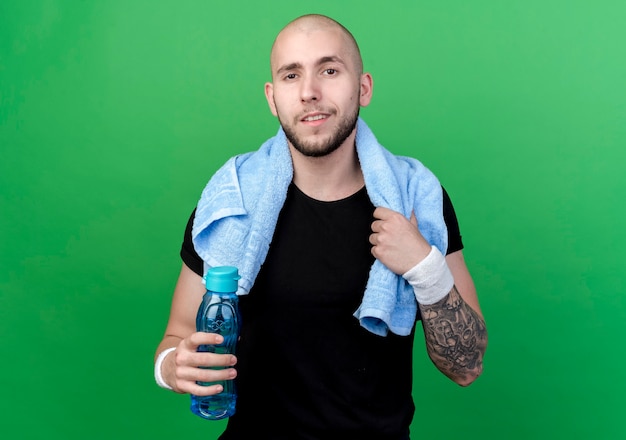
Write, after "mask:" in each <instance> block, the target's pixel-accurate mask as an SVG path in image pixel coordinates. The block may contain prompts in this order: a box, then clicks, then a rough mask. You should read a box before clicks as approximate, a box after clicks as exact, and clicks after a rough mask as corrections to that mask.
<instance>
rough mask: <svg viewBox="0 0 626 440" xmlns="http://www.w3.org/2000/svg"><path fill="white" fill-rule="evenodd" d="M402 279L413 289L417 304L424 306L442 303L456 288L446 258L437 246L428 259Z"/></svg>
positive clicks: (432, 249) (433, 247)
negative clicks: (453, 288) (453, 287)
mask: <svg viewBox="0 0 626 440" xmlns="http://www.w3.org/2000/svg"><path fill="white" fill-rule="evenodd" d="M402 277H403V278H404V279H405V280H407V281H408V282H409V284H410V285H411V286H412V287H413V291H414V292H415V298H416V299H417V302H418V303H420V304H424V305H429V304H435V303H436V302H437V301H440V300H441V299H442V298H443V297H444V296H446V295H447V294H448V293H450V290H452V286H454V278H453V277H452V273H451V272H450V269H449V268H448V265H447V264H446V258H445V257H444V256H443V255H442V254H441V252H439V249H437V248H436V247H435V246H432V248H431V250H430V253H429V254H428V255H427V256H426V258H424V259H423V260H422V261H420V262H419V263H418V264H417V265H415V266H414V267H413V268H411V269H409V270H408V271H407V272H406V273H405V274H404V275H402Z"/></svg>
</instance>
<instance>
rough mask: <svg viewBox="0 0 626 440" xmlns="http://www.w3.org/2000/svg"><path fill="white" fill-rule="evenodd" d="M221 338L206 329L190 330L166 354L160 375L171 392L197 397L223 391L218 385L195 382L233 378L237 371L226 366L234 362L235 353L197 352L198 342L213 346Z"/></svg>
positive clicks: (218, 342) (222, 339) (221, 338)
mask: <svg viewBox="0 0 626 440" xmlns="http://www.w3.org/2000/svg"><path fill="white" fill-rule="evenodd" d="M223 341H224V338H223V337H222V336H220V335H216V334H213V333H205V332H196V333H193V334H191V335H190V336H189V337H187V338H185V339H183V340H181V341H180V343H179V344H178V346H177V347H176V350H174V351H173V352H172V353H170V354H169V355H168V356H167V357H166V359H165V362H164V363H163V367H162V371H163V375H164V377H166V381H167V383H168V384H170V386H171V387H172V388H173V389H174V391H176V392H179V393H190V394H195V395H196V396H209V395H212V394H218V393H221V392H222V391H223V387H222V386H221V385H210V386H202V385H198V384H197V383H196V382H216V381H221V380H232V379H234V378H235V377H236V376H237V370H235V369H234V368H228V367H232V366H233V365H235V364H236V363H237V358H236V357H235V356H234V355H232V354H216V353H208V352H198V351H197V350H198V346H200V345H216V344H220V343H222V342H223ZM201 367H205V368H201ZM206 367H210V368H206ZM214 367H218V368H219V367H222V368H221V369H213V368H214Z"/></svg>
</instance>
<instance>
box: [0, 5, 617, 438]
mask: <svg viewBox="0 0 626 440" xmlns="http://www.w3.org/2000/svg"><path fill="white" fill-rule="evenodd" d="M308 12H320V13H325V14H328V15H331V16H333V17H335V18H337V19H338V20H340V21H341V22H343V23H344V24H345V25H346V26H347V27H348V28H350V29H351V30H352V31H353V33H354V34H355V36H356V37H357V39H358V40H359V42H360V44H361V48H362V51H363V56H364V58H365V64H366V68H367V70H369V71H370V72H372V74H373V76H374V79H375V97H374V100H373V102H372V104H371V106H370V107H369V108H367V109H366V110H365V111H364V112H363V113H362V114H363V115H364V117H365V118H366V120H367V121H368V123H369V125H370V126H371V127H372V128H373V130H374V131H375V133H376V134H377V136H378V138H379V140H380V141H381V143H383V144H384V145H386V146H387V147H388V148H389V149H391V150H392V151H394V152H396V153H399V154H407V155H411V156H415V157H418V158H420V159H421V160H422V161H423V162H424V163H425V164H426V165H427V166H428V167H430V168H431V169H432V170H433V171H435V173H437V174H438V176H439V177H440V179H441V180H442V182H443V183H444V185H445V186H446V188H447V189H448V191H449V192H450V193H451V195H452V197H453V201H454V202H455V206H456V209H457V214H458V215H459V217H460V222H461V228H462V232H463V237H464V240H465V244H466V250H465V253H466V259H467V261H468V265H469V267H470V269H471V270H472V273H473V275H474V277H475V281H476V284H477V286H478V289H479V295H480V299H481V304H482V307H483V310H484V313H485V316H486V318H487V322H488V327H489V331H490V347H489V350H488V353H487V356H486V359H485V372H484V375H483V376H482V377H481V378H480V379H479V380H478V381H477V382H476V383H475V384H474V385H472V386H471V387H470V388H467V389H462V388H459V387H457V386H456V385H454V384H452V383H451V382H449V381H448V380H447V379H445V378H444V377H443V376H442V375H440V374H439V373H438V372H437V371H435V368H434V367H433V366H432V364H431V363H430V361H429V360H428V359H427V357H426V355H425V352H424V349H423V342H422V341H421V340H420V341H418V342H417V344H416V345H417V347H416V352H415V359H416V366H415V374H416V381H415V382H416V383H415V396H416V404H417V412H416V417H415V423H414V425H413V428H414V429H413V430H414V432H415V433H419V436H418V435H416V438H422V436H423V438H436V439H446V438H465V439H485V438H487V439H500V438H516V439H551V438H576V439H587V438H599V439H617V438H625V437H626V428H624V422H623V415H624V410H625V408H626V407H625V405H624V403H623V399H622V396H623V394H624V393H625V392H626V379H624V374H623V369H624V361H625V360H626V356H625V352H626V348H625V345H624V343H623V338H624V336H626V331H625V330H624V328H625V327H624V322H623V321H624V319H625V318H626V308H625V307H624V300H623V295H624V288H625V286H624V275H623V266H624V259H623V249H624V247H625V245H626V239H625V234H624V228H623V223H624V221H623V218H624V214H625V209H624V204H623V201H622V198H623V197H624V195H625V194H626V192H625V189H626V177H625V175H624V170H623V169H624V165H625V164H626V154H625V153H624V150H625V148H626V57H625V56H624V54H625V52H624V44H625V42H626V26H624V23H625V22H626V3H624V2H623V1H621V0H615V1H611V0H596V1H582V0H553V1H551V0H543V1H538V0H525V1H521V0H509V1H496V0H490V1H486V0H482V1H481V0H475V1H471V2H467V1H451V0H448V1H446V0H438V1H435V0H432V1H409V0H406V1H400V2H391V1H390V2H387V1H385V2H382V1H379V2H364V1H359V2H357V1H343V2H341V3H340V2H336V1H332V2H331V1H322V0H320V1H318V2H315V3H314V6H308V5H305V4H303V3H294V2H286V1H285V2H283V1H276V2H270V1H268V2H261V1H233V2H213V1H209V0H197V1H192V0H187V1H180V0H179V1H149V0H144V1H135V0H108V1H95V0H93V1H78V0H75V1H71V0H65V1H63V0H56V1H55V0H48V1H44V0H32V1H25V0H24V1H19V0H3V1H2V2H0V353H1V355H0V359H1V361H0V420H1V423H0V426H2V431H3V433H9V435H8V436H6V434H3V438H16V439H17V438H19V439H36V438H46V439H85V438H91V439H110V438H123V439H136V438H163V439H165V438H171V437H172V436H173V435H177V436H178V438H184V437H188V438H194V437H192V436H195V437H197V436H202V438H207V439H208V438H214V437H216V436H217V433H218V432H220V430H221V429H222V426H223V425H222V424H221V423H211V422H206V421H203V420H200V419H198V418H197V417H195V416H193V415H192V414H191V413H190V412H189V409H188V405H189V400H188V399H189V398H188V396H179V395H175V394H172V393H168V392H166V391H163V390H161V389H159V388H157V387H156V385H155V384H154V382H153V379H152V368H153V367H152V356H153V352H154V349H155V347H156V344H157V343H158V342H159V340H160V338H161V335H162V332H163V330H164V326H165V322H166V318H167V314H168V310H169V303H170V299H171V293H172V291H173V287H174V282H175V279H176V276H177V274H178V270H179V268H180V259H179V257H178V250H179V246H180V242H181V237H182V231H183V228H184V225H185V221H186V219H187V216H188V214H189V213H190V210H191V209H192V207H193V205H194V204H195V202H196V201H197V199H198V197H199V194H200V191H201V189H202V187H203V186H204V184H205V182H206V180H207V179H208V178H209V176H210V175H211V174H212V172H213V171H214V170H215V169H216V168H217V167H218V166H219V165H220V164H221V163H222V162H223V161H224V160H225V159H226V158H227V157H229V156H231V155H233V154H235V153H238V152H243V151H249V150H253V149H256V148H257V147H258V146H259V145H260V143H261V142H262V141H263V140H265V139H266V138H268V137H270V136H272V135H273V134H274V133H275V131H276V129H277V123H276V121H275V119H274V118H273V117H272V116H271V114H270V113H269V111H268V109H267V107H266V103H265V101H264V97H263V83H264V82H265V81H267V80H268V79H269V66H268V54H269V47H270V45H271V42H272V40H273V37H274V35H275V34H276V32H277V31H278V30H279V29H280V28H281V27H282V25H284V24H285V23H286V22H287V21H288V20H290V19H292V18H294V17H296V16H298V15H301V14H303V13H308ZM263 410H266V411H268V417H272V416H273V415H271V412H270V411H269V410H268V409H264V408H259V411H263ZM276 422H277V423H280V419H279V418H277V419H276ZM11 432H12V433H13V434H10V433H11ZM18 433H19V434H18Z"/></svg>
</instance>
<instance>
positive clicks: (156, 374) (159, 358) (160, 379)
mask: <svg viewBox="0 0 626 440" xmlns="http://www.w3.org/2000/svg"><path fill="white" fill-rule="evenodd" d="M174 350H176V347H171V348H166V349H165V350H163V351H162V352H161V353H159V355H158V356H157V359H156V362H155V363H154V380H155V381H156V383H157V385H158V386H160V387H161V388H165V389H166V390H171V389H172V387H171V386H169V385H168V384H167V383H166V382H165V380H163V376H162V375H161V365H163V361H164V360H165V357H166V356H167V355H168V354H170V353H171V352H173V351H174Z"/></svg>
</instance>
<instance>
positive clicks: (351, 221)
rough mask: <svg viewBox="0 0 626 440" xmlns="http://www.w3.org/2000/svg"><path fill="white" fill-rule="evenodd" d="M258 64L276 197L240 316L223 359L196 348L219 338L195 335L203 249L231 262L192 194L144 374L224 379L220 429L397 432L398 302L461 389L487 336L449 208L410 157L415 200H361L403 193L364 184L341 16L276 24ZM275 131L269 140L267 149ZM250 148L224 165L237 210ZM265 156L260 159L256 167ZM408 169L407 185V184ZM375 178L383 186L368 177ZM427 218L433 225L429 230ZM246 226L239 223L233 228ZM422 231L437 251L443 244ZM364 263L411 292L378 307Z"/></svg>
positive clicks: (372, 167) (351, 45)
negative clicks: (233, 181)
mask: <svg viewBox="0 0 626 440" xmlns="http://www.w3.org/2000/svg"><path fill="white" fill-rule="evenodd" d="M270 61H271V69H272V83H268V84H266V86H265V95H266V98H267V101H268V104H269V107H270V110H271V111H272V113H273V114H274V115H275V116H277V117H278V119H279V121H280V125H281V127H282V129H281V131H280V132H279V135H278V136H277V137H276V138H275V139H274V140H271V141H268V142H269V144H270V145H271V146H273V147H272V148H273V150H272V149H270V150H265V149H264V148H265V146H263V147H262V149H263V151H270V152H271V153H268V154H272V155H274V154H275V155H280V154H282V153H281V152H283V151H284V152H288V154H287V155H288V156H289V158H288V159H287V161H288V163H289V170H288V173H292V174H288V177H289V181H288V184H289V185H288V188H287V187H286V188H285V190H284V192H285V194H284V195H283V194H282V192H283V190H282V189H281V187H280V185H277V184H275V183H272V184H271V185H269V184H268V188H270V189H272V191H275V192H276V197H274V198H272V197H273V195H272V197H270V198H268V199H267V200H269V201H267V203H270V204H271V203H272V201H273V200H279V204H280V206H279V208H280V209H279V213H277V218H274V217H270V218H272V219H273V220H271V221H266V222H265V223H264V224H262V225H261V226H260V227H261V228H263V227H265V226H267V224H268V223H269V224H271V228H270V230H271V233H270V239H271V243H270V244H269V251H265V253H264V252H260V255H261V257H260V259H261V261H260V263H259V265H260V269H259V270H258V271H255V270H251V271H250V272H251V275H250V283H251V288H250V292H249V294H247V295H242V296H240V304H241V309H242V322H243V328H242V334H241V339H240V344H239V348H238V352H237V356H234V355H218V354H211V353H198V352H197V351H196V349H197V347H198V346H199V345H201V344H218V343H219V342H220V341H221V338H220V337H219V336H217V335H214V334H207V333H197V332H195V315H196V312H197V308H198V305H199V304H200V301H201V298H202V295H203V294H204V290H205V289H204V287H203V283H202V279H201V275H202V273H203V265H204V266H206V265H207V261H211V259H213V260H214V261H212V263H215V262H217V263H219V264H231V265H237V264H236V263H237V262H236V261H235V262H232V261H223V260H224V259H228V258H229V256H228V255H226V256H225V257H223V258H222V260H219V261H216V260H215V259H214V258H213V257H212V256H211V255H212V254H211V251H212V249H211V248H212V247H217V246H218V245H203V243H205V242H203V239H204V238H203V237H204V236H203V234H204V233H205V232H206V231H207V230H208V231H210V230H211V227H209V226H206V225H207V224H210V222H209V223H206V222H204V220H203V217H206V215H207V214H206V211H207V210H208V211H211V210H210V209H205V208H204V207H202V206H201V204H199V206H198V208H197V210H196V211H194V215H192V218H191V219H190V221H189V224H188V227H187V231H186V234H185V242H184V244H183V248H182V250H181V256H182V257H183V261H184V264H183V267H182V270H181V273H180V276H179V279H178V283H177V285H176V288H175V291H174V298H173V302H172V309H171V314H170V318H169V322H168V325H167V329H166V332H165V336H164V338H163V340H162V342H161V343H160V344H159V347H158V349H157V362H156V369H155V375H156V376H157V382H158V383H159V384H160V385H161V386H163V387H165V388H171V389H173V390H174V391H176V392H179V393H192V394H196V395H212V394H216V393H219V392H220V391H221V387H220V386H219V385H213V386H206V387H203V386H199V385H197V384H196V382H198V381H200V382H213V381H219V380H229V379H235V377H237V382H238V390H239V399H238V402H237V413H236V414H235V415H234V416H233V417H231V418H230V419H229V423H228V427H227V429H226V431H225V432H224V434H223V435H222V437H220V438H223V439H235V438H237V439H239V438H266V439H274V438H276V439H278V438H281V439H282V438H288V439H299V438H307V439H328V438H361V439H362V438H372V439H408V438H409V425H410V423H411V420H412V418H413V412H414V404H413V400H412V397H411V391H412V347H413V330H414V322H415V321H414V320H413V319H414V318H415V313H413V315H410V314H409V315H410V316H411V317H412V318H411V319H410V320H409V321H407V320H406V319H405V315H406V314H405V312H406V311H407V310H409V309H410V307H411V305H413V306H414V307H415V308H416V309H418V310H417V318H418V319H419V317H420V316H421V319H422V324H423V327H424V334H425V338H426V346H427V350H428V354H429V356H430V358H431V359H432V361H433V362H434V364H435V365H436V366H437V368H439V369H440V370H441V371H442V372H443V373H444V374H445V375H447V376H448V377H449V378H450V379H452V380H453V381H454V382H456V383H458V384H459V385H462V386H466V385H469V384H470V383H472V382H473V381H474V380H475V379H476V378H477V377H478V376H479V375H480V374H481V372H482V359H483V355H484V352H485V348H486V345H487V334H486V329H485V323H484V320H483V318H482V314H481V312H480V308H479V305H478V300H477V296H476V291H475V287H474V284H473V281H472V279H471V276H470V274H469V272H468V270H467V267H466V265H465V262H464V259H463V254H462V251H461V249H462V247H463V246H462V243H461V238H460V233H459V231H458V225H457V223H456V217H455V215H454V211H453V208H452V205H451V203H450V201H449V199H448V197H447V194H446V193H445V191H442V188H441V186H440V184H438V182H437V181H436V180H435V179H434V177H432V176H431V175H430V174H429V172H428V171H427V170H425V169H422V168H419V165H411V166H413V167H417V168H411V170H413V169H415V170H416V171H415V172H413V171H411V172H410V173H409V174H411V173H412V174H415V175H410V176H408V178H407V179H408V180H407V181H408V182H409V185H408V186H407V188H414V187H417V188H418V189H417V190H416V191H417V192H411V194H408V195H409V196H411V197H413V198H414V199H415V200H409V203H410V206H411V207H413V206H415V207H417V208H411V207H409V208H406V207H405V208H397V209H402V210H403V211H405V212H403V213H400V212H397V211H396V210H394V209H391V208H390V207H383V206H382V205H383V204H384V203H382V202H381V203H376V206H375V205H374V201H375V199H376V201H379V200H381V199H380V198H379V197H378V196H377V194H379V193H380V192H385V191H387V194H388V193H389V192H390V193H393V194H397V193H400V194H401V197H404V199H407V194H405V192H406V191H405V190H404V187H403V188H400V189H398V188H396V187H394V185H391V184H389V183H388V182H395V180H393V175H388V174H384V173H383V175H382V177H383V178H382V179H378V180H377V177H378V175H377V174H376V173H378V171H376V169H377V167H378V165H379V164H378V162H379V159H375V160H371V158H370V157H369V155H370V152H369V149H371V150H372V151H379V150H377V149H378V148H379V147H378V146H377V144H376V142H375V140H373V136H371V133H370V132H369V129H368V128H367V126H366V125H365V124H364V122H362V121H361V120H360V119H359V118H358V114H359V108H360V106H367V105H368V104H369V102H370V100H371V97H372V92H373V80H372V76H371V75H370V74H368V73H363V67H362V61H361V56H360V52H359V49H358V46H357V44H356V42H355V40H354V38H353V37H352V35H351V34H350V33H349V32H348V31H347V30H346V29H345V28H344V27H343V26H341V25H340V24H339V23H337V22H335V21H334V20H332V19H330V18H328V17H324V16H320V15H307V16H303V17H300V18H298V19H296V20H294V21H293V22H291V23H289V24H288V25H287V26H286V27H285V28H284V29H283V30H282V31H281V32H280V33H279V35H278V36H277V38H276V40H275V42H274V45H273V47H272V52H271V60H270ZM283 133H284V134H283ZM283 139H284V140H285V142H284V145H285V148H284V149H280V148H278V147H276V145H282V144H281V143H280V142H281V140H283ZM370 145H371V148H370ZM259 151H261V150H259ZM380 151H382V149H380ZM263 154H265V153H263ZM372 154H374V153H372ZM385 154H387V153H381V156H379V157H388V156H385ZM260 156H262V154H261V153H260V152H258V153H256V155H254V154H253V155H251V156H246V157H245V158H243V159H238V162H237V161H235V162H236V164H237V165H233V166H235V167H237V166H239V167H241V169H239V168H236V169H237V172H240V173H241V176H239V178H240V182H241V185H242V189H241V191H242V193H244V192H245V191H248V192H249V193H250V194H252V193H254V191H255V190H256V191H257V193H254V194H255V195H254V197H249V198H246V195H245V194H244V196H243V200H244V205H246V208H245V209H246V210H247V211H246V215H244V216H240V218H239V220H241V219H242V218H243V219H244V220H242V221H245V218H246V217H247V216H254V215H255V212H256V210H260V209H262V208H260V207H259V206H260V205H261V204H262V202H259V201H258V200H265V199H264V197H266V193H267V191H263V189H260V190H259V189H258V188H254V186H255V185H254V184H246V182H247V180H246V179H253V178H252V177H247V176H244V172H243V169H244V167H245V166H246V165H245V163H246V162H252V161H254V160H259V161H260V160H262V158H261V159H259V157H260ZM377 157H378V156H377ZM281 160H282V159H281ZM396 160H397V161H398V164H400V165H399V168H398V169H402V170H405V169H406V167H404V165H402V164H404V163H405V162H404V161H403V160H400V159H395V157H394V158H391V159H389V161H390V163H392V164H395V162H394V161H396ZM277 161H278V162H280V160H277V159H272V160H268V161H267V167H272V166H274V165H275V163H276V162H277ZM261 163H262V162H261ZM393 166H395V165H392V167H391V168H393ZM256 169H257V170H258V172H259V173H260V174H272V173H274V172H272V173H268V172H267V171H264V170H263V169H262V167H257V168H256ZM402 172H403V171H398V174H401V173H402ZM275 174H280V171H276V172H275ZM416 175H417V176H419V179H417V178H416ZM214 178H215V177H214ZM264 179H265V180H262V182H267V181H271V182H275V181H274V180H271V179H276V176H274V175H271V176H267V177H265V178H264ZM398 179H400V178H398ZM212 180H213V179H212ZM416 180H419V181H418V182H417V186H411V185H413V184H412V183H411V182H414V181H416ZM251 181H254V180H251ZM276 181H277V182H280V181H281V180H280V179H278V180H276ZM254 182H256V181H254ZM428 182H430V183H428ZM433 182H434V184H433ZM237 183H239V182H237ZM210 185H211V183H210V184H209V186H210ZM214 185H215V184H214ZM246 185H247V186H248V187H249V188H248V189H246V188H244V187H245V186H246ZM387 185H390V186H391V188H382V189H381V188H377V186H381V187H382V186H387ZM429 185H430V186H429ZM209 186H207V188H208V187H209ZM396 186H397V185H396ZM424 188H431V189H428V190H425V189H424ZM205 191H206V190H205ZM411 191H412V190H411ZM420 191H421V192H420ZM415 194H419V196H416V195H415ZM385 197H386V196H385ZM408 198H410V197H408ZM429 200H433V201H435V203H434V204H429V203H426V201H429ZM201 203H202V202H201ZM400 205H402V203H400ZM442 205H443V213H442V209H441V206H442ZM250 206H253V207H254V209H252V208H250ZM433 206H436V208H433ZM431 214H432V219H433V220H432V222H431V220H429V215H431ZM211 215H212V214H209V216H211ZM441 218H443V219H444V220H445V224H443V220H441V223H442V224H443V227H444V233H443V234H440V233H438V232H437V231H438V230H437V221H438V220H437V219H441ZM261 223H263V222H261ZM431 223H432V225H433V227H432V228H429V226H428V225H429V224H431ZM216 224H217V225H218V226H219V222H217V223H216ZM446 229H447V232H446ZM218 230H219V229H218ZM424 231H426V232H424ZM207 234H209V236H211V237H212V236H215V235H218V237H217V239H218V240H219V239H223V238H224V235H228V234H223V233H222V234H219V233H216V232H215V230H214V231H213V232H208V233H207ZM211 234H212V235H211ZM192 235H193V236H192ZM248 235H254V234H247V235H245V234H244V235H242V237H244V236H245V237H247V236H248ZM261 235H262V234H261ZM425 235H428V240H427V238H425ZM441 237H444V238H441ZM242 240H243V238H242ZM252 241H255V242H258V241H259V239H255V240H252ZM252 241H250V243H252ZM260 241H262V240H260ZM432 242H435V243H439V246H441V247H442V248H447V255H446V256H445V257H443V256H442V254H441V253H440V252H439V250H438V249H437V246H433V245H432ZM212 243H213V242H212ZM215 243H217V242H215ZM246 243H248V242H246ZM230 244H231V245H232V247H233V252H234V253H237V252H241V250H240V249H237V247H238V245H239V247H246V250H248V248H247V246H249V244H246V245H243V244H242V243H241V242H239V241H238V239H234V238H233V239H232V240H231V243H230ZM261 247H262V246H261ZM442 251H443V252H444V253H445V252H446V250H445V249H443V250H442ZM200 255H203V258H201V257H200ZM233 258H234V257H233ZM203 259H204V262H203V261H202V260H203ZM242 264H243V265H244V266H246V264H247V263H242ZM209 265H215V264H209ZM246 267H247V266H246ZM251 267H254V265H252V266H251ZM370 268H371V269H370ZM381 268H382V269H381ZM385 271H386V272H385ZM387 272H388V273H389V274H391V277H388V276H387V275H385V274H386V273H387ZM379 273H380V274H383V275H381V278H390V279H392V278H393V277H395V278H397V279H399V280H400V283H399V284H401V285H402V286H400V287H398V295H397V297H396V295H395V292H394V293H393V298H401V297H402V292H403V289H404V288H406V287H407V286H408V289H409V291H410V292H411V294H410V295H411V301H410V302H407V301H406V300H404V299H401V300H399V302H396V303H395V304H392V305H391V306H390V308H387V311H383V312H380V313H379V312H378V311H377V307H378V305H377V304H378V302H381V303H383V302H385V301H386V299H385V298H384V297H383V296H384V295H386V293H385V292H383V293H382V295H383V296H376V295H377V294H378V293H374V294H371V293H369V292H370V291H372V290H376V289H374V288H373V285H376V283H377V282H378V281H379V279H378V278H377V277H376V276H374V275H375V274H379ZM243 278H245V276H244V277H243ZM405 280H406V281H405ZM403 286H404V287H403ZM244 287H245V286H244ZM245 290H246V289H244V291H243V292H242V293H247V292H246V291H245ZM383 290H384V289H383ZM364 291H365V293H364ZM372 295H374V296H372ZM372 298H373V299H372ZM368 301H369V302H368ZM366 303H367V304H366ZM372 304H373V307H371V306H372ZM380 308H381V309H385V306H382V305H381V307H380ZM357 309H358V310H357ZM371 310H374V311H373V312H372V313H369V312H370V311H371ZM355 311H356V312H355ZM387 312H389V313H387ZM353 314H355V316H358V317H359V319H356V318H355V317H354V316H353ZM407 322H408V323H409V325H408V327H407V325H406V323H407ZM381 328H382V330H380V329H381ZM388 330H390V331H388ZM381 335H386V336H381ZM199 366H212V367H233V368H225V369H204V368H199Z"/></svg>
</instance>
